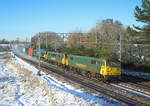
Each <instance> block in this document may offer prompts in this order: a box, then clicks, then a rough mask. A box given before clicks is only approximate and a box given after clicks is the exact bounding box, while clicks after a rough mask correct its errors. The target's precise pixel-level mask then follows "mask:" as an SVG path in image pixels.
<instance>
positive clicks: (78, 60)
mask: <svg viewBox="0 0 150 106" xmlns="http://www.w3.org/2000/svg"><path fill="white" fill-rule="evenodd" d="M27 50H28V49H27ZM32 56H38V50H37V49H34V50H33V54H32ZM40 56H41V58H43V59H44V60H45V61H47V62H50V63H53V64H55V65H58V66H60V67H62V68H64V70H66V71H73V72H76V73H77V74H80V75H82V76H86V77H88V78H96V79H98V80H103V81H104V80H105V81H106V80H111V79H112V78H120V77H121V67H120V64H119V63H117V62H112V61H109V60H106V59H99V58H93V57H87V56H79V55H72V54H67V53H59V52H51V51H48V50H46V49H41V50H40Z"/></svg>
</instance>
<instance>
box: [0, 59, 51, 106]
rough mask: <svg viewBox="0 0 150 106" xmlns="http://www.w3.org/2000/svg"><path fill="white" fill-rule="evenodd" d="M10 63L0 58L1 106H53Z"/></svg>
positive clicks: (46, 97) (40, 91)
mask: <svg viewBox="0 0 150 106" xmlns="http://www.w3.org/2000/svg"><path fill="white" fill-rule="evenodd" d="M18 72H19V70H18V69H17V68H16V67H14V65H13V64H11V63H10V62H6V59H5V58H4V57H3V56H0V106H24V105H25V106H31V105H33V106H37V105H40V106H45V105H51V104H50V103H49V97H48V96H47V95H46V96H44V92H43V91H42V89H41V88H40V87H38V86H36V84H34V83H32V82H31V81H30V80H29V79H28V78H27V77H25V76H24V75H23V74H18Z"/></svg>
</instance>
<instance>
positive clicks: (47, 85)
mask: <svg viewBox="0 0 150 106" xmlns="http://www.w3.org/2000/svg"><path fill="white" fill-rule="evenodd" d="M12 61H13V62H14V63H15V64H18V65H19V66H21V68H22V69H26V70H28V71H29V73H30V75H31V76H32V77H33V78H35V79H38V81H40V82H39V84H40V86H41V88H42V89H44V95H46V96H47V97H49V103H50V106H51V105H54V106H55V105H56V106H64V105H65V106H93V105H94V106H101V105H123V104H121V103H119V102H117V101H115V100H113V99H111V98H108V97H105V96H101V98H98V97H95V96H93V95H92V94H87V93H84V92H83V91H81V90H79V89H75V88H74V87H73V86H71V85H68V84H66V83H62V82H60V81H58V80H57V79H55V78H54V77H52V76H51V75H46V74H45V73H44V72H42V76H37V72H38V70H37V69H36V68H35V67H34V66H32V65H30V64H28V63H26V62H24V61H23V60H22V59H20V58H18V57H17V56H13V58H12ZM37 90H39V91H37V93H38V92H41V91H40V88H39V89H37ZM21 91H22V93H24V90H22V89H20V92H21ZM33 91H34V89H33ZM22 93H21V94H22ZM30 93H31V92H30ZM31 94H32V95H33V97H31V96H29V97H30V98H28V97H26V99H27V101H28V102H30V101H33V102H32V103H37V104H38V103H40V101H38V100H37V101H36V102H35V99H37V98H35V96H34V95H35V93H31ZM38 94H40V93H38ZM31 98H32V99H33V100H32V99H31ZM45 98H46V97H45ZM39 99H41V98H39ZM42 99H43V100H45V99H44V98H42ZM46 99H47V98H46ZM19 100H20V101H22V103H23V104H26V102H27V101H26V100H24V97H23V96H22V97H21V98H20V99H19ZM30 103H31V102H30ZM30 103H29V104H30ZM44 103H47V101H44ZM46 105H47V104H46Z"/></svg>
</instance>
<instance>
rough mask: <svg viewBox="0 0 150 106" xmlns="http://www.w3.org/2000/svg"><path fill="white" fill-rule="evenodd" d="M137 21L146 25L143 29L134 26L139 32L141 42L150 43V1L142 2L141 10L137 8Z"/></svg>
mask: <svg viewBox="0 0 150 106" xmlns="http://www.w3.org/2000/svg"><path fill="white" fill-rule="evenodd" d="M134 14H135V18H136V21H139V22H142V23H144V25H143V26H142V27H138V26H134V27H135V29H137V30H138V33H137V35H138V37H139V38H140V39H139V41H140V42H142V43H150V0H142V6H141V8H140V7H139V6H136V8H135V12H134Z"/></svg>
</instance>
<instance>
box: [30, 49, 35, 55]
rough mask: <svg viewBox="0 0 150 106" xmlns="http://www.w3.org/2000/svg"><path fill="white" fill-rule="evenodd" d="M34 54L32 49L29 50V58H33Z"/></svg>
mask: <svg viewBox="0 0 150 106" xmlns="http://www.w3.org/2000/svg"><path fill="white" fill-rule="evenodd" d="M33 53H34V49H33V48H29V56H33Z"/></svg>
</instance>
